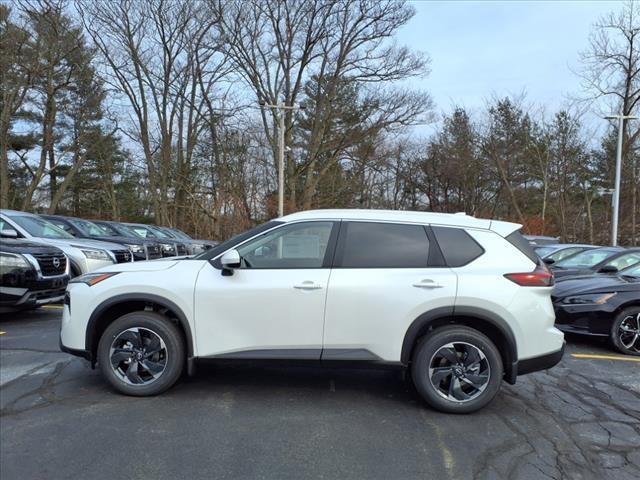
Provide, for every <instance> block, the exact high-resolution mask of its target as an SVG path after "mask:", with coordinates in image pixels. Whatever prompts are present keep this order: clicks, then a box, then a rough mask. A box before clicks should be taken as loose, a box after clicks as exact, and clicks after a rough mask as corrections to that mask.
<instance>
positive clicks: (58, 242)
mask: <svg viewBox="0 0 640 480" xmlns="http://www.w3.org/2000/svg"><path fill="white" fill-rule="evenodd" d="M33 240H36V241H38V242H40V243H44V244H45V245H54V246H56V247H61V248H64V247H73V246H78V247H80V248H99V249H100V250H124V249H126V248H127V247H125V246H124V245H120V244H118V243H111V242H103V241H101V240H90V239H88V238H64V239H62V238H36V237H34V238H33Z"/></svg>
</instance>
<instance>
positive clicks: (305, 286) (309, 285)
mask: <svg viewBox="0 0 640 480" xmlns="http://www.w3.org/2000/svg"><path fill="white" fill-rule="evenodd" d="M293 288H296V289H298V290H320V289H321V288H322V285H318V284H317V283H313V282H310V281H308V280H307V281H306V282H302V283H299V284H298V285H294V286H293Z"/></svg>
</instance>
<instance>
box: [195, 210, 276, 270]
mask: <svg viewBox="0 0 640 480" xmlns="http://www.w3.org/2000/svg"><path fill="white" fill-rule="evenodd" d="M282 223H284V222H279V221H277V220H271V221H270V222H267V223H263V224H261V225H258V226H257V227H253V228H252V229H251V230H247V231H246V232H243V233H240V234H238V235H236V236H235V237H232V238H230V239H229V240H225V241H224V242H222V243H220V244H219V245H216V246H215V247H213V248H210V249H209V250H205V251H204V252H202V253H200V254H199V255H196V256H195V257H193V258H195V259H197V260H210V259H212V258H215V257H217V256H218V255H220V254H221V253H222V252H224V251H225V250H229V249H230V248H231V247H233V246H234V245H237V244H238V243H241V242H244V241H245V240H247V239H249V238H251V237H253V236H254V235H258V234H259V233H261V232H265V231H267V230H269V229H271V228H273V227H275V226H277V225H281V224H282Z"/></svg>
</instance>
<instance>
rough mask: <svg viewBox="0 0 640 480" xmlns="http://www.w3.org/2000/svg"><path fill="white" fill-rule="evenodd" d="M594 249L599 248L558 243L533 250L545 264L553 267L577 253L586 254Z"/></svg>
mask: <svg viewBox="0 0 640 480" xmlns="http://www.w3.org/2000/svg"><path fill="white" fill-rule="evenodd" d="M592 248H599V247H597V246H595V245H579V244H573V243H557V244H554V245H544V246H541V247H534V248H533V249H534V250H535V252H536V253H537V254H538V256H539V257H540V258H542V260H544V263H546V264H547V265H552V264H554V263H556V262H559V261H560V260H564V259H565V258H568V257H570V256H572V255H575V254H576V253H580V252H584V251H585V250H591V249H592Z"/></svg>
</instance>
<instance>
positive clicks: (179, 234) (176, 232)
mask: <svg viewBox="0 0 640 480" xmlns="http://www.w3.org/2000/svg"><path fill="white" fill-rule="evenodd" d="M167 230H169V231H170V232H171V233H173V234H174V235H175V236H176V237H177V238H181V239H182V240H193V239H192V238H191V237H190V236H189V235H187V234H186V233H184V232H183V231H182V230H178V229H177V228H168V229H167Z"/></svg>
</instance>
